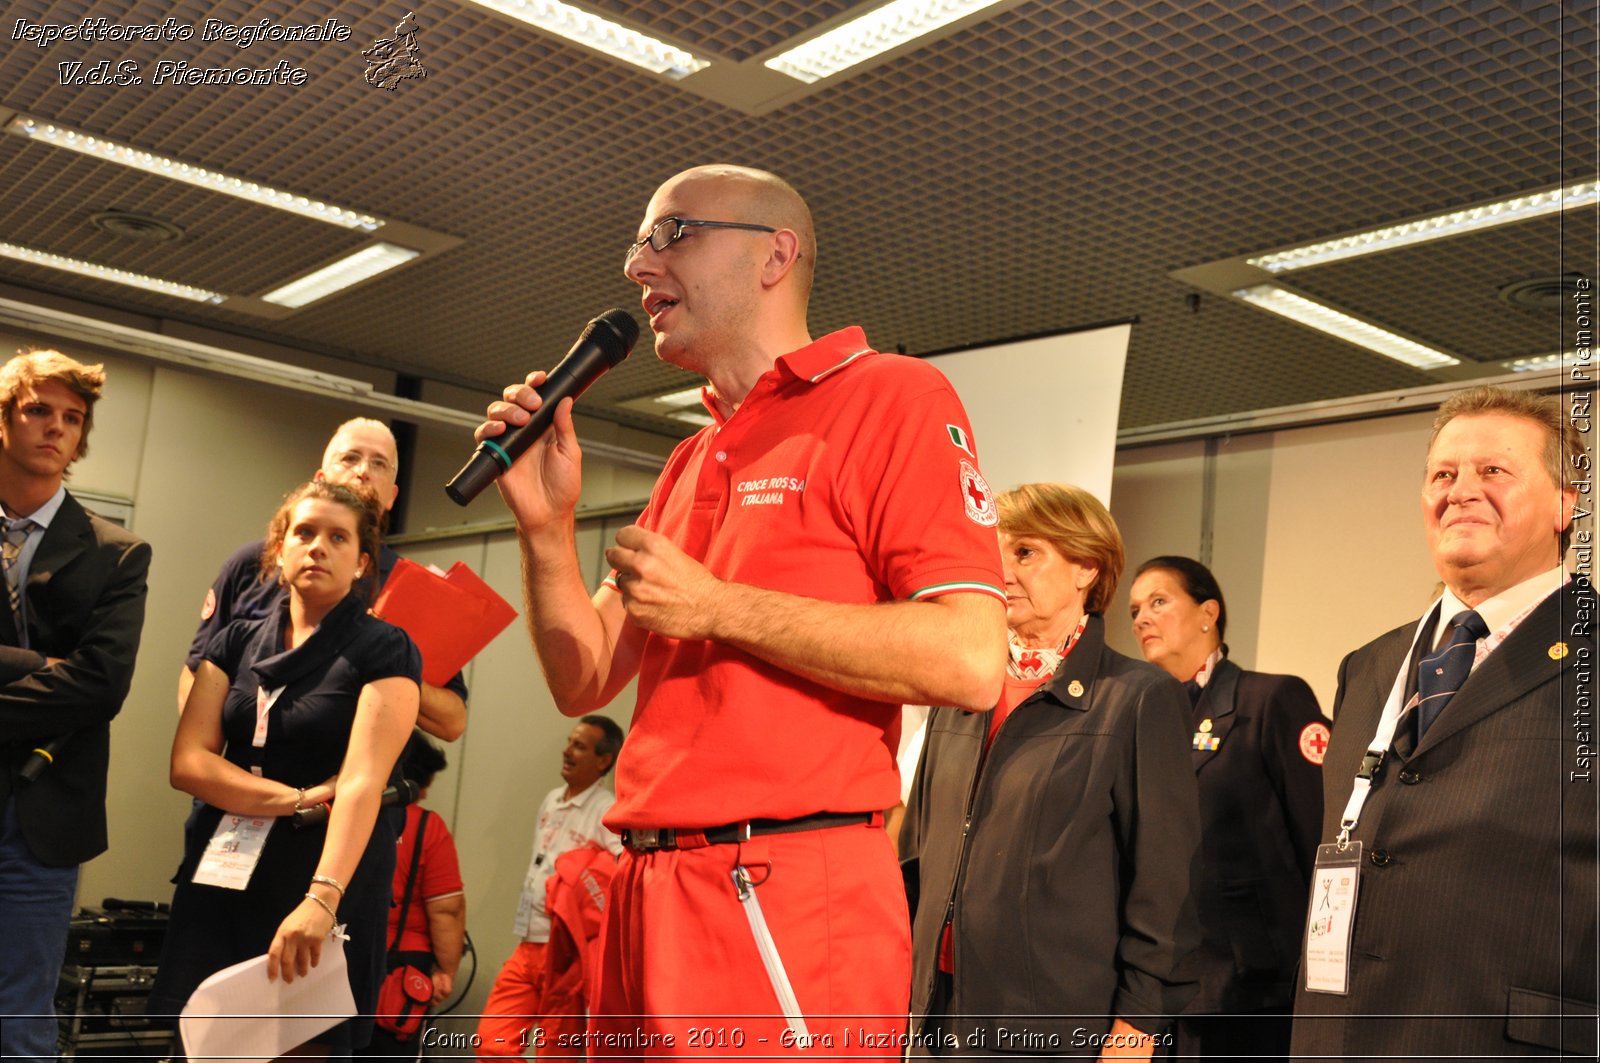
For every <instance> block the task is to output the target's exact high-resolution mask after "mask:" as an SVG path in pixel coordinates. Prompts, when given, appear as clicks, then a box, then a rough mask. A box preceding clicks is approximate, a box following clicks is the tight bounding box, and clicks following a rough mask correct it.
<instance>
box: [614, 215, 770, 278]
mask: <svg viewBox="0 0 1600 1063" xmlns="http://www.w3.org/2000/svg"><path fill="white" fill-rule="evenodd" d="M691 225H692V226H696V227H698V228H701V229H748V230H749V231H751V232H756V233H775V232H777V231H778V230H776V229H774V228H773V227H772V226H770V225H751V224H748V223H747V222H742V221H699V220H698V219H695V218H662V219H661V220H660V221H658V222H656V223H655V224H654V225H652V226H651V227H650V232H649V233H648V234H646V236H645V238H644V239H643V240H635V241H634V242H633V243H631V244H629V245H628V253H627V255H626V256H624V258H623V259H622V265H623V267H624V268H626V267H627V265H628V264H629V263H630V262H632V261H633V256H634V255H637V254H638V253H639V252H640V251H641V250H643V249H644V245H645V244H649V245H650V250H652V251H654V252H656V253H657V254H659V253H661V252H662V251H665V250H666V249H667V248H669V247H671V246H672V243H673V241H675V240H677V239H678V237H680V236H682V235H683V230H685V229H687V228H689V227H690V226H691Z"/></svg>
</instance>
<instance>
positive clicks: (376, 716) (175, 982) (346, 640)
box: [148, 481, 421, 1054]
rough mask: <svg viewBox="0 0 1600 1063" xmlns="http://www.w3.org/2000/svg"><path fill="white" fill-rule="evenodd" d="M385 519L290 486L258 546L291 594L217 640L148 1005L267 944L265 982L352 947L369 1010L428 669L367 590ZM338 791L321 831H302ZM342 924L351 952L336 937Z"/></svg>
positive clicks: (341, 496)
mask: <svg viewBox="0 0 1600 1063" xmlns="http://www.w3.org/2000/svg"><path fill="white" fill-rule="evenodd" d="M378 520H379V510H378V507H377V505H376V503H375V501H374V500H373V499H372V498H370V497H369V496H367V495H365V494H360V493H357V492H356V491H354V490H351V489H350V488H348V487H342V486H337V485H334V484H330V483H326V482H323V481H312V482H310V483H307V484H303V485H301V486H300V487H298V488H296V489H295V490H294V491H292V492H290V494H289V496H288V497H287V498H286V499H285V500H284V502H283V504H282V505H281V506H280V507H279V508H278V511H277V513H276V514H275V515H274V516H273V518H272V523H271V524H270V525H269V526H268V531H267V541H266V546H265V549H264V551H263V554H262V565H263V569H264V571H267V572H275V573H276V575H277V578H278V579H279V580H280V581H281V582H282V583H283V585H284V586H285V587H286V588H287V590H288V596H287V598H286V600H285V603H284V606H283V608H282V610H281V611H280V612H278V613H276V614H274V615H272V616H268V617H264V618H262V619H259V620H238V621H235V622H233V623H232V624H230V625H228V627H226V628H224V629H223V630H222V631H221V632H219V633H218V634H217V636H216V637H215V638H214V639H213V640H212V641H211V643H210V645H209V646H208V647H207V648H206V652H205V659H204V660H203V661H202V662H201V664H200V667H199V669H198V670H197V671H196V673H195V681H194V686H193V687H192V688H191V689H190V691H189V696H188V700H187V702H186V703H185V706H184V711H183V715H182V717H181V718H180V720H179V723H178V732H177V735H176V737H175V738H174V739H173V743H172V767H171V777H172V785H173V786H174V787H175V788H177V789H179V790H183V791H185V792H186V793H189V794H192V795H194V796H195V797H198V798H199V799H200V800H201V801H204V802H205V805H204V806H203V807H202V808H201V809H200V810H199V811H198V812H197V814H196V815H194V816H192V817H191V819H190V823H189V825H188V828H187V831H186V838H185V847H184V848H185V852H184V860H183V863H182V865H181V866H180V868H179V870H178V877H177V880H176V881H177V884H178V885H177V890H176V892H175V893H174V896H173V901H172V916H171V921H170V925H169V927H168V932H167V937H166V941H165V946H164V948H163V950H162V955H161V966H160V970H159V973H158V975H157V978H156V984H155V986H154V987H153V988H152V990H151V993H150V997H149V1001H148V1008H149V1010H150V1011H152V1012H166V1013H176V1012H178V1011H179V1010H181V1009H182V1007H183V1005H184V1003H185V1002H186V1001H187V999H188V998H189V995H190V994H191V993H192V992H193V991H194V989H195V987H196V986H198V985H199V984H200V982H202V981H203V980H204V979H205V978H206V977H207V976H209V975H211V974H213V973H214V972H216V971H219V970H221V969H222V968H224V967H228V966H231V965H232V964H235V963H238V962H239V961H241V960H246V959H249V958H251V957H252V956H259V955H261V954H262V953H266V955H267V957H268V962H267V974H268V977H269V978H282V979H283V980H284V981H285V982H292V981H294V980H295V979H296V978H298V977H303V976H304V975H306V974H307V973H308V972H309V971H310V969H311V968H312V967H315V966H316V965H317V964H318V962H319V961H320V960H321V958H322V950H323V948H324V947H331V948H340V947H344V949H345V955H346V960H347V962H348V965H349V974H350V985H351V989H352V991H353V993H354V996H355V1001H356V1009H357V1013H358V1015H360V1014H365V1015H370V1014H371V1013H372V1011H373V1008H374V1004H375V1002H376V996H377V989H378V984H379V982H380V981H381V979H382V977H383V952H384V925H385V921H386V919H387V916H388V911H389V893H390V885H391V883H392V881H393V878H394V858H395V821H396V820H397V819H398V817H394V816H380V815H379V814H378V806H379V802H380V800H381V795H382V792H383V789H384V787H385V786H386V785H387V784H388V783H389V782H390V775H391V772H392V771H393V768H394V764H395V759H396V758H397V757H398V756H399V755H400V751H401V749H402V748H403V747H404V746H405V743H406V739H407V737H408V736H409V735H410V734H411V728H412V725H413V724H414V723H415V722H416V717H417V698H418V687H417V682H418V678H419V676H420V674H421V657H420V655H419V654H418V653H417V649H416V646H415V645H413V644H412V642H411V640H410V638H408V637H407V636H406V634H405V632H403V631H401V630H400V629H399V628H396V627H393V626H391V625H389V624H386V623H384V622H383V621H381V620H378V619H376V618H375V617H373V616H371V615H370V614H369V613H368V612H367V608H368V604H369V603H368V602H367V601H366V599H365V597H364V596H363V594H362V592H361V591H359V590H356V589H354V588H356V586H357V584H358V583H359V581H360V580H361V577H362V575H363V574H364V573H365V572H366V570H367V568H368V567H369V566H370V565H372V564H373V563H374V559H375V558H376V557H377V553H378ZM328 802H331V803H332V805H331V811H330V813H329V815H328V817H327V821H326V823H325V824H324V825H320V826H310V827H305V828H304V829H297V828H296V827H295V826H294V825H292V824H291V822H290V819H291V817H292V815H293V814H294V813H295V812H299V811H302V810H304V809H309V808H311V807H313V806H315V805H319V804H324V803H328ZM251 824H258V826H256V827H252V826H251ZM252 849H255V850H256V851H257V852H258V856H257V858H256V861H255V863H254V864H253V865H251V866H250V867H249V868H248V869H241V868H240V866H239V865H240V863H241V861H240V859H239V857H240V854H241V853H248V852H249V851H251V850H252ZM218 853H223V854H227V856H228V858H227V859H226V860H221V859H219V858H218V855H217V854H218ZM241 880H242V881H241ZM335 923H344V924H346V926H347V933H348V935H349V943H348V945H347V946H341V944H340V943H339V942H338V941H337V940H336V939H335V940H332V941H330V939H329V933H330V932H331V931H332V930H333V927H334V925H335ZM370 1029H371V1020H370V1019H361V1018H357V1019H353V1020H351V1021H350V1022H346V1023H341V1024H339V1025H338V1026H335V1027H334V1028H333V1029H332V1030H329V1031H327V1032H326V1033H324V1034H322V1035H320V1036H319V1037H318V1038H316V1039H314V1040H313V1041H312V1042H310V1043H309V1045H308V1046H302V1047H309V1048H311V1049H312V1051H315V1050H316V1049H318V1048H320V1049H322V1050H325V1051H329V1052H331V1053H333V1054H346V1053H348V1052H349V1050H350V1048H351V1047H352V1046H353V1045H355V1046H358V1045H361V1044H365V1043H366V1040H367V1036H368V1033H369V1032H370Z"/></svg>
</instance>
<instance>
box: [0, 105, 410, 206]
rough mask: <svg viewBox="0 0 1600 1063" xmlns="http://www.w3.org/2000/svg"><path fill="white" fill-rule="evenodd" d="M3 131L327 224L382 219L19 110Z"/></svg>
mask: <svg viewBox="0 0 1600 1063" xmlns="http://www.w3.org/2000/svg"><path fill="white" fill-rule="evenodd" d="M6 132H8V133H15V134H16V135H17V136H22V137H27V138H28V139H30V140H37V141H40V142H41V143H45V144H53V145H55V146H56V147H58V148H66V149H67V150H68V151H76V152H81V153H82V154H84V155H89V156H92V157H93V158H96V159H104V160H105V161H107V162H115V163H119V164H121V165H123V166H128V167H131V168H133V169H135V170H143V171H144V172H146V173H153V174H155V175H156V176H157V177H168V178H171V179H172V180H174V181H183V182H185V183H186V184H191V185H196V186H198V187H200V188H206V189H210V190H211V191H213V192H222V193H224V194H225V195H230V196H238V197H239V198H240V199H248V200H249V201H250V202H252V203H259V204H261V205H262V206H265V207H276V208H277V209H278V210H286V211H288V212H289V213H291V214H299V215H301V216H303V217H307V218H312V219H315V220H316V221H325V222H328V223H329V224H330V225H342V226H344V227H345V228H346V229H362V230H365V231H367V232H371V231H372V230H374V229H377V228H378V227H379V226H381V225H382V224H383V222H382V221H380V220H379V219H377V218H374V217H373V216H372V215H370V214H361V213H358V212H356V211H353V210H346V209H345V208H344V207H336V206H333V205H332V204H330V203H321V202H318V201H317V200H315V199H309V198H307V197H306V196H298V195H295V194H294V193H293V192H284V191H280V190H279V189H276V188H272V187H270V186H268V185H263V184H257V183H256V182H254V181H246V180H244V179H243V178H239V177H229V176H228V175H227V174H223V173H218V172H217V171H215V170H208V169H206V168H205V167H204V166H194V165H191V164H190V163H187V162H184V161H183V160H181V159H174V158H169V157H168V156H165V155H157V154H155V153H154V152H149V151H142V150H140V149H139V148H130V147H128V146H127V145H126V144H118V143H117V142H116V141H113V140H107V139H105V138H104V137H97V136H91V135H90V134H88V133H80V132H78V131H77V130H75V129H68V128H66V127H65V126H58V125H51V124H50V123H48V122H41V121H39V120H38V119H37V118H29V117H28V116H26V115H18V116H17V117H16V118H13V119H12V120H11V121H10V122H8V123H7V124H6Z"/></svg>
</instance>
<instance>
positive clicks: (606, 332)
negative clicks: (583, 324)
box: [588, 307, 639, 366]
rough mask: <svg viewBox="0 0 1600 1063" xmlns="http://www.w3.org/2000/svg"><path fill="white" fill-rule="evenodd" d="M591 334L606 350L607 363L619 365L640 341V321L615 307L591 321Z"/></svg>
mask: <svg viewBox="0 0 1600 1063" xmlns="http://www.w3.org/2000/svg"><path fill="white" fill-rule="evenodd" d="M588 332H589V334H590V335H591V336H592V337H593V339H594V341H595V342H596V343H598V344H600V347H601V349H602V350H603V351H604V352H605V356H606V363H607V364H608V365H613V366H614V365H617V364H619V363H620V362H621V361H622V360H623V359H624V358H626V357H628V355H629V354H630V353H632V351H633V345H634V344H635V343H637V342H638V341H639V323H638V322H637V321H635V320H634V319H633V315H632V314H630V313H628V312H627V311H626V310H619V309H616V308H615V307H613V308H612V309H610V310H607V311H606V312H605V313H603V314H601V315H600V316H599V317H597V318H595V319H594V320H593V321H591V322H589V328H588Z"/></svg>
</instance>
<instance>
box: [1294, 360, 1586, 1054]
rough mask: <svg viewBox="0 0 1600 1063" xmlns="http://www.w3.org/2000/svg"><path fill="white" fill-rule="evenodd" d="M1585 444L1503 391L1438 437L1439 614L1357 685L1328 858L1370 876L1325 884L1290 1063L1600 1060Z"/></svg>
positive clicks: (1550, 406) (1382, 646)
mask: <svg viewBox="0 0 1600 1063" xmlns="http://www.w3.org/2000/svg"><path fill="white" fill-rule="evenodd" d="M1577 429H1578V426H1577V425H1576V424H1574V423H1573V422H1572V420H1571V419H1569V418H1567V417H1566V416H1565V411H1564V410H1563V409H1562V408H1561V407H1560V406H1559V405H1557V404H1555V403H1553V402H1550V401H1548V400H1545V399H1541V398H1538V397H1537V396H1533V395H1529V394H1526V393H1523V392H1510V391H1504V390H1501V389H1498V388H1488V387H1480V388H1474V389H1473V390H1471V391H1467V392H1463V393H1461V394H1459V395H1456V396H1455V397H1453V398H1452V399H1450V400H1449V401H1448V402H1446V403H1445V404H1444V406H1443V407H1442V408H1441V409H1440V411H1439V415H1438V417H1437V418H1436V419H1435V421H1434V431H1433V438H1432V441H1431V442H1430V444H1429V447H1428V460H1427V466H1426V473H1425V476H1424V479H1423V487H1422V517H1423V525H1424V528H1425V530H1426V532H1427V538H1428V546H1429V549H1430V551H1431V552H1432V555H1433V562H1434V567H1435V569H1436V570H1437V571H1438V575H1439V578H1440V579H1441V580H1442V581H1443V582H1444V591H1443V596H1442V599H1441V601H1440V602H1439V604H1438V605H1437V606H1436V607H1434V608H1432V609H1430V610H1429V612H1428V615H1427V616H1425V617H1424V618H1423V619H1422V620H1421V621H1420V622H1413V623H1410V624H1407V625H1405V626H1404V627H1402V628H1399V629H1397V630H1395V631H1392V632H1390V633H1389V634H1387V635H1385V636H1383V637H1382V638H1380V639H1378V640H1377V641H1375V642H1372V643H1370V644H1368V645H1367V646H1365V647H1363V648H1361V649H1359V650H1357V651H1356V652H1355V653H1353V654H1351V655H1350V656H1349V657H1347V658H1346V659H1345V661H1344V663H1343V664H1342V665H1341V666H1340V669H1339V694H1338V700H1337V702H1336V703H1335V710H1334V728H1333V737H1332V740H1331V742H1330V744H1329V746H1328V751H1327V757H1326V759H1325V761H1324V763H1323V780H1324V809H1325V812H1324V816H1323V826H1322V841H1323V842H1324V844H1325V845H1326V844H1327V843H1338V842H1341V841H1342V842H1343V843H1344V849H1343V852H1342V854H1341V855H1342V856H1343V857H1344V858H1345V859H1346V860H1347V861H1353V862H1347V863H1346V864H1345V866H1343V867H1342V868H1339V867H1334V868H1333V870H1332V873H1331V875H1329V876H1328V877H1326V878H1324V877H1323V864H1324V863H1325V860H1324V859H1322V858H1319V867H1318V869H1317V874H1316V875H1315V876H1314V880H1313V886H1312V898H1313V907H1312V918H1311V926H1310V928H1309V931H1308V937H1307V945H1306V946H1305V948H1304V950H1303V966H1302V971H1301V980H1300V991H1299V994H1298V998H1297V1000H1296V1003H1295V1026H1294V1055H1295V1056H1296V1058H1311V1059H1374V1058H1378V1057H1382V1058H1385V1059H1396V1058H1400V1059H1405V1058H1414V1057H1421V1056H1429V1057H1441V1058H1442V1057H1450V1058H1462V1059H1485V1058H1491V1057H1502V1056H1530V1055H1538V1056H1550V1055H1567V1054H1572V1055H1575V1056H1582V1057H1587V1058H1591V1059H1592V1058H1594V1053H1595V1025H1596V1022H1595V999H1596V994H1595V971H1596V959H1597V954H1596V948H1597V946H1596V909H1595V891H1596V884H1597V878H1596V850H1597V842H1596V818H1597V812H1600V800H1597V795H1600V782H1597V781H1596V780H1595V779H1594V778H1593V777H1592V773H1591V770H1590V767H1589V765H1590V762H1591V760H1592V755H1591V754H1590V753H1589V748H1590V746H1591V745H1592V741H1593V739H1592V735H1593V726H1594V696H1595V689H1596V684H1595V663H1596V643H1595V619H1596V618H1595V591H1594V586H1593V584H1592V583H1591V582H1590V578H1591V570H1590V568H1589V562H1588V558H1589V557H1591V556H1592V543H1590V541H1589V540H1590V537H1591V535H1592V533H1591V532H1589V531H1588V530H1582V531H1580V532H1579V548H1580V549H1579V551H1578V553H1577V562H1578V564H1577V567H1576V569H1575V571H1574V572H1573V573H1572V574H1571V575H1570V576H1569V575H1568V573H1567V572H1566V571H1565V570H1564V569H1563V567H1562V558H1563V555H1564V553H1565V551H1566V548H1567V545H1568V540H1569V538H1570V536H1571V534H1572V520H1573V511H1574V507H1575V506H1576V505H1577V504H1578V502H1579V486H1580V485H1581V483H1582V482H1583V481H1584V480H1585V479H1587V477H1588V476H1589V475H1590V474H1589V473H1588V472H1586V471H1585V470H1586V469H1587V468H1588V467H1589V463H1590V455H1589V453H1588V450H1587V449H1586V443H1585V440H1584V439H1583V437H1582V436H1581V434H1580V433H1579V432H1578V430H1577ZM1389 721H1392V726H1387V724H1388V723H1389ZM1390 732H1392V734H1390ZM1386 736H1387V737H1386ZM1363 766H1364V767H1363ZM1358 772H1360V773H1361V774H1363V775H1365V776H1367V778H1366V779H1364V780H1360V781H1358ZM1363 793H1364V794H1365V797H1364V799H1363V798H1362V795H1363ZM1352 821H1353V822H1352ZM1330 855H1331V854H1330ZM1350 885H1357V886H1358V888H1356V889H1355V890H1354V893H1353V896H1352V895H1351V893H1350V892H1349V888H1348V887H1349V886H1350ZM1341 897H1342V898H1343V899H1342V900H1341V899H1340V898H1341ZM1352 904H1353V909H1354V911H1353V918H1348V919H1346V916H1347V915H1348V914H1350V913H1349V912H1348V908H1349V907H1350V906H1351V905H1352ZM1346 927H1348V928H1349V929H1348V931H1347V930H1346ZM1330 941H1331V942H1332V944H1333V946H1334V947H1331V948H1330V944H1329V943H1330ZM1346 941H1348V950H1347V959H1346V961H1345V962H1344V963H1342V964H1341V963H1339V962H1338V953H1339V952H1340V951H1341V948H1340V946H1342V945H1343V944H1344V943H1345V942H1346ZM1341 983H1342V985H1341Z"/></svg>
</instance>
